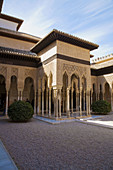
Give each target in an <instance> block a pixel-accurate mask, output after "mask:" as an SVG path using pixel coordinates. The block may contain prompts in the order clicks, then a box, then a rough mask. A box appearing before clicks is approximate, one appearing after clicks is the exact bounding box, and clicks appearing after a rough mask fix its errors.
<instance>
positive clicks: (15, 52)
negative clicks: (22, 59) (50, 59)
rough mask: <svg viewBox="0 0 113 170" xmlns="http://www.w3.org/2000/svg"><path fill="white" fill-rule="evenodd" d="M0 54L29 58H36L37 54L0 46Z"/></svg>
mask: <svg viewBox="0 0 113 170" xmlns="http://www.w3.org/2000/svg"><path fill="white" fill-rule="evenodd" d="M0 53H4V54H13V55H19V56H20V55H21V56H26V57H31V58H38V56H37V54H35V53H33V52H31V51H25V50H19V49H14V48H7V47H1V46H0Z"/></svg>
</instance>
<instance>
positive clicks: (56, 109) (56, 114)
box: [54, 89, 58, 118]
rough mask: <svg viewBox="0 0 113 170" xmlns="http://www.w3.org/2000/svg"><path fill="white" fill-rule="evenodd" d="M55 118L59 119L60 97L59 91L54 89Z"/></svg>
mask: <svg viewBox="0 0 113 170" xmlns="http://www.w3.org/2000/svg"><path fill="white" fill-rule="evenodd" d="M54 116H56V118H58V97H57V89H54Z"/></svg>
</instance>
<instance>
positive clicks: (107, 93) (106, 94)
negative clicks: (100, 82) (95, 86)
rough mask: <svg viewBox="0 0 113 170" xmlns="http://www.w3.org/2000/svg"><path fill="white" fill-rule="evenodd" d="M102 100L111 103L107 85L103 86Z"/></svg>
mask: <svg viewBox="0 0 113 170" xmlns="http://www.w3.org/2000/svg"><path fill="white" fill-rule="evenodd" d="M104 99H105V100H106V101H107V102H109V103H111V93H110V86H109V84H108V83H106V84H105V95H104Z"/></svg>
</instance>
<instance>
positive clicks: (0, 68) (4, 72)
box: [0, 66, 7, 78]
mask: <svg viewBox="0 0 113 170" xmlns="http://www.w3.org/2000/svg"><path fill="white" fill-rule="evenodd" d="M0 74H2V75H3V76H4V77H5V78H6V74H7V68H6V67H4V66H1V67H0Z"/></svg>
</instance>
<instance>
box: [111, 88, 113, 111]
mask: <svg viewBox="0 0 113 170" xmlns="http://www.w3.org/2000/svg"><path fill="white" fill-rule="evenodd" d="M111 111H113V93H112V90H111Z"/></svg>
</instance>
